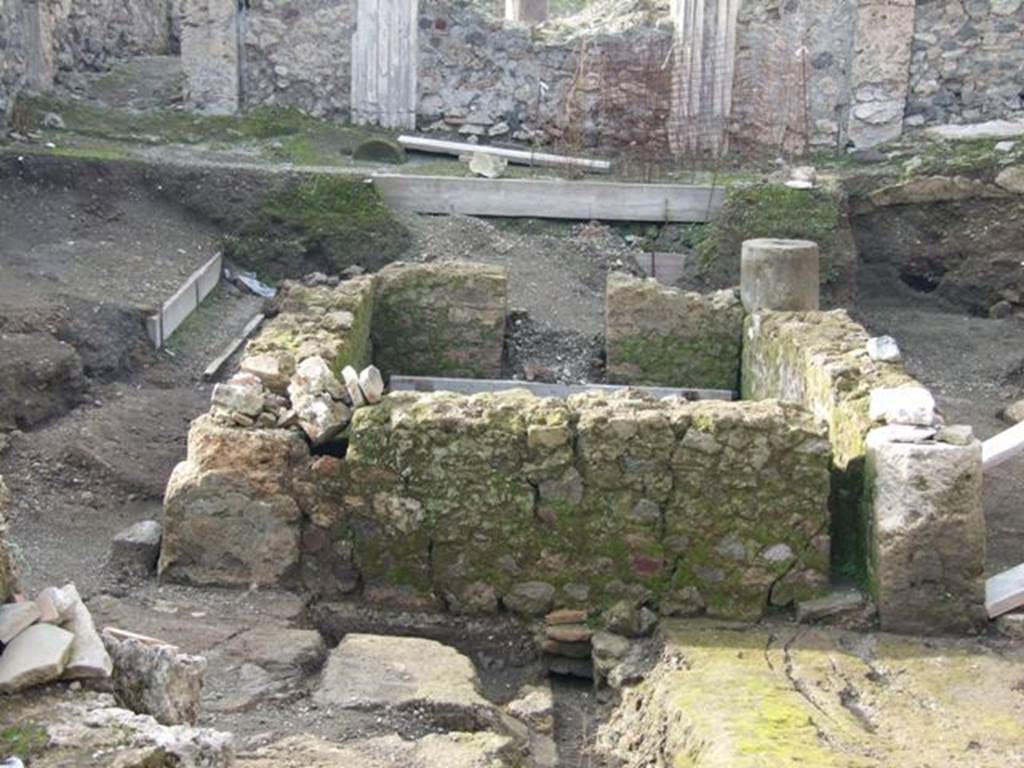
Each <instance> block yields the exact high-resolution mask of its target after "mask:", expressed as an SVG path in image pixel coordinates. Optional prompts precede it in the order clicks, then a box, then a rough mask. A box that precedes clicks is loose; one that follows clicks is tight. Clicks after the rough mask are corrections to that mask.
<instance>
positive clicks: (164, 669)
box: [103, 632, 206, 725]
mask: <svg viewBox="0 0 1024 768" xmlns="http://www.w3.org/2000/svg"><path fill="white" fill-rule="evenodd" d="M103 643H104V645H105V646H106V649H107V651H108V652H109V653H110V656H111V659H112V660H113V675H114V694H115V695H116V696H117V700H118V703H120V704H121V705H122V706H124V707H127V708H128V709H130V710H131V711H132V712H135V713H137V714H141V715H151V716H152V717H153V718H154V719H155V720H156V721H157V722H158V723H161V724H163V725H180V724H183V723H188V724H190V725H195V723H196V721H197V720H198V719H199V700H200V694H201V693H202V689H203V674H204V673H205V671H206V659H204V658H203V657H202V656H190V655H187V654H183V653H179V652H178V651H177V650H175V649H174V648H173V647H172V646H169V645H158V644H152V643H144V642H141V641H139V640H135V639H131V638H125V639H119V638H116V637H114V636H113V635H111V634H110V633H109V632H104V633H103Z"/></svg>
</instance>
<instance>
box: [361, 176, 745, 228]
mask: <svg viewBox="0 0 1024 768" xmlns="http://www.w3.org/2000/svg"><path fill="white" fill-rule="evenodd" d="M373 183H374V185H375V186H376V187H377V189H378V190H379V191H380V193H381V196H382V197H383V199H384V202H385V203H386V204H387V205H389V206H390V207H392V208H395V209H398V210H403V211H414V212H416V213H446V214H455V213H461V214H466V215H470V216H499V217H504V216H509V217H536V218H544V219H572V220H579V221H590V220H592V219H598V220H604V221H651V222H702V221H707V220H708V219H709V218H710V217H711V216H712V215H714V214H715V213H716V212H717V211H718V210H719V209H720V208H721V207H722V203H723V201H724V199H725V190H724V189H722V188H721V187H703V186H686V185H678V184H618V183H611V182H597V181H591V182H588V181H561V180H545V179H464V178H452V177H444V176H404V175H391V174H381V175H377V176H374V177H373Z"/></svg>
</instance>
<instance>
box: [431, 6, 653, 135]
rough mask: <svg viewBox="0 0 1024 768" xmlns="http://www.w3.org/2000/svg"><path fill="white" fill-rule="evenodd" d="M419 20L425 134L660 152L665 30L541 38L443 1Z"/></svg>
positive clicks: (540, 34)
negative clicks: (490, 136)
mask: <svg viewBox="0 0 1024 768" xmlns="http://www.w3.org/2000/svg"><path fill="white" fill-rule="evenodd" d="M420 15H421V18H420V72H419V91H420V94H419V96H420V98H419V107H418V112H419V121H420V123H421V125H422V126H423V127H426V128H428V129H430V128H436V129H442V130H459V131H461V132H463V133H466V134H468V135H474V134H478V135H486V134H487V133H488V131H490V132H492V134H497V135H501V136H506V135H511V137H512V138H516V139H519V140H532V139H534V138H536V139H539V140H541V141H545V140H550V139H554V140H565V141H566V142H570V143H574V144H579V145H580V146H596V145H597V144H598V143H601V144H603V145H609V146H620V147H621V146H628V145H630V144H631V143H633V142H640V143H643V144H644V145H645V146H644V148H645V150H646V151H649V152H652V153H656V152H661V153H663V154H664V152H666V151H667V141H668V139H667V133H666V130H665V121H666V120H667V119H668V115H669V111H670V103H669V99H670V95H671V69H670V68H669V67H665V66H663V65H664V63H665V61H666V60H667V59H668V57H669V53H670V50H671V46H672V33H671V30H670V29H669V28H660V27H651V26H638V27H635V28H632V29H626V30H623V31H620V32H618V33H616V34H579V35H577V36H572V35H566V34H565V33H556V32H551V33H550V34H545V33H544V31H543V29H544V28H541V29H540V30H531V29H529V28H527V27H524V26H520V25H510V24H506V23H503V22H502V21H501V20H500V19H497V18H494V17H488V16H486V15H484V14H482V13H480V12H479V11H478V10H476V9H473V8H470V7H466V6H464V5H459V4H456V3H447V2H443V1H442V0H436V1H435V2H429V3H424V4H423V5H422V6H421V9H420Z"/></svg>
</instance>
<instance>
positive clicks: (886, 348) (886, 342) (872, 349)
mask: <svg viewBox="0 0 1024 768" xmlns="http://www.w3.org/2000/svg"><path fill="white" fill-rule="evenodd" d="M868 356H869V357H870V358H871V359H872V360H877V361H878V362H881V363H898V362H899V361H900V360H902V359H903V356H902V355H901V354H900V347H899V345H898V344H897V343H896V339H894V338H893V337H892V336H875V337H874V338H871V339H868Z"/></svg>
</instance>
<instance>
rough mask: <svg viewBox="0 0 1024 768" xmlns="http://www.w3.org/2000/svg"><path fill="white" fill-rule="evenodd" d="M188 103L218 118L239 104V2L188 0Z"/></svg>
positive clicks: (184, 28)
mask: <svg viewBox="0 0 1024 768" xmlns="http://www.w3.org/2000/svg"><path fill="white" fill-rule="evenodd" d="M181 65H182V69H184V71H185V94H184V96H185V104H186V105H187V106H188V107H189V108H190V109H197V110H200V111H202V112H209V113H211V114H215V115H230V114H233V113H235V112H237V111H238V107H239V101H240V73H239V40H238V2H237V0H185V12H184V15H183V18H182V23H181Z"/></svg>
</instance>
